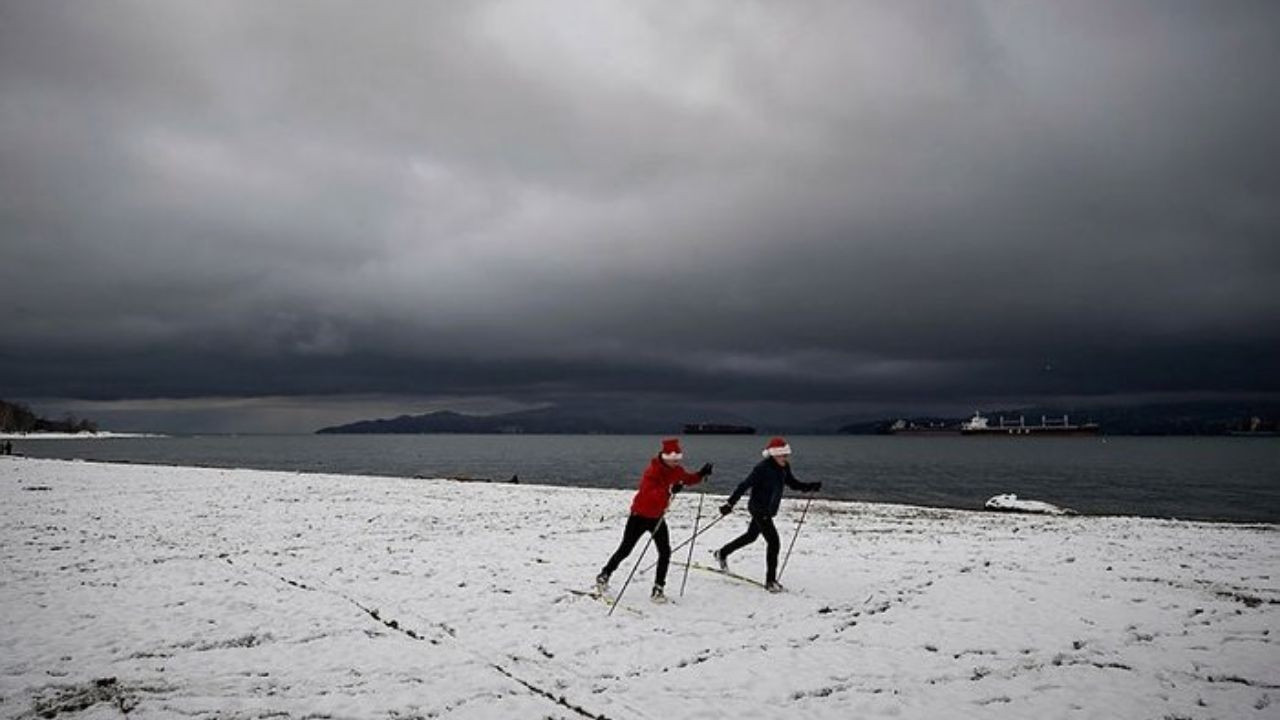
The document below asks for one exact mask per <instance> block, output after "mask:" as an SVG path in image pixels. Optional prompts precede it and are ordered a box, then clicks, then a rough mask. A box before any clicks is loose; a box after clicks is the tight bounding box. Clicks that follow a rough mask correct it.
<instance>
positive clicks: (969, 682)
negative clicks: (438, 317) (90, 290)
mask: <svg viewBox="0 0 1280 720" xmlns="http://www.w3.org/2000/svg"><path fill="white" fill-rule="evenodd" d="M637 468H639V463H638V464H637ZM733 480H734V479H730V478H716V479H714V480H713V483H712V486H711V492H713V493H717V494H716V495H715V498H716V499H717V500H718V499H719V497H721V496H722V495H723V494H724V493H726V492H727V491H728V490H730V489H731V488H732V481H733ZM630 495H631V493H629V492H626V491H617V490H584V489H574V488H556V487H545V486H527V485H490V484H483V483H457V482H449V481H424V480H411V479H399V478H369V477H349V476H335V475H302V474H294V473H277V472H262V471H235V470H215V469H195V468H176V467H158V466H131V465H106V464H94V463H81V462H63V461H46V460H31V459H21V458H0V503H2V505H0V506H2V507H3V508H4V509H3V511H0V540H2V542H3V579H2V580H0V603H2V606H3V608H4V618H3V625H2V626H0V715H3V716H4V717H40V716H41V715H45V716H51V717H52V716H67V717H117V716H119V715H120V713H121V711H127V712H128V714H129V715H130V716H131V717H142V718H170V717H182V716H188V717H294V718H302V717H333V718H366V717H367V718H410V717H475V718H492V717H512V718H523V717H531V718H541V717H548V716H549V717H565V718H578V717H607V718H659V717H662V718H668V717H680V718H717V717H735V718H737V717H759V718H767V717H784V716H786V717H806V718H812V717H819V718H847V717H867V716H870V717H878V716H887V717H906V718H940V717H974V718H979V717H981V718H988V717H997V718H1027V717H1081V718H1085V717H1087V718H1099V717H1115V718H1165V717H1180V718H1183V717H1185V718H1250V717H1257V718H1274V717H1277V714H1278V713H1280V710H1278V709H1277V708H1280V671H1277V668H1278V667H1280V651H1277V647H1276V645H1275V640H1274V635H1275V633H1274V632H1272V630H1273V629H1276V628H1280V623H1277V619H1278V618H1280V577H1277V575H1276V574H1275V573H1276V570H1275V569H1276V568H1277V567H1280V534H1278V533H1277V529H1278V528H1277V527H1276V526H1275V525H1249V526H1245V525H1219V524H1204V523H1190V522H1177V521H1164V520H1151V519H1136V518H1105V517H1045V516H1029V515H1005V514H996V513H975V512H959V511H947V510H934V509H922V508H914V507H906V506H890V505H868V504H858V503H844V502H825V501H815V502H814V503H813V506H812V507H811V508H810V510H809V514H808V519H807V520H806V524H805V526H804V530H803V531H802V533H801V535H800V538H799V540H798V542H797V543H796V546H795V550H794V553H793V555H792V557H791V559H790V563H789V565H788V566H787V569H786V573H785V575H784V576H783V578H782V580H783V583H784V584H786V585H787V586H788V588H789V589H790V591H789V592H787V593H784V594H782V595H771V594H768V593H765V592H763V591H762V590H760V589H759V588H757V587H755V586H754V585H750V584H747V583H744V582H741V581H737V580H734V579H732V578H727V577H725V576H722V575H719V574H716V573H712V572H707V571H704V570H702V569H694V570H692V571H691V572H690V574H689V577H688V586H687V588H686V590H685V594H684V596H683V597H680V596H679V583H680V579H681V573H682V568H681V567H679V566H675V567H673V568H672V573H671V577H670V579H669V581H668V594H669V595H671V596H672V597H673V598H674V600H675V602H674V603H672V604H669V605H665V606H655V605H651V604H650V603H649V602H648V601H647V599H646V597H645V596H646V594H647V589H648V578H647V577H646V578H640V579H638V580H637V581H636V582H634V583H633V585H632V587H631V588H629V589H628V591H627V595H626V596H625V597H624V598H623V600H622V604H621V607H622V608H624V609H623V610H620V611H618V612H615V613H614V615H613V616H612V617H609V616H607V615H606V613H607V611H608V608H607V607H606V606H605V605H604V604H603V603H601V602H599V601H598V600H595V599H592V598H590V597H587V596H584V595H582V594H580V591H583V590H586V589H587V588H588V587H589V583H590V581H591V578H592V577H593V576H594V575H595V572H596V571H597V570H598V569H599V567H600V565H601V564H602V563H603V562H604V560H605V558H606V557H607V556H608V554H609V553H610V552H611V551H612V550H613V548H614V546H615V545H616V543H617V540H618V537H619V535H620V534H621V529H622V524H623V521H624V519H625V516H626V511H627V506H628V503H629V500H630ZM801 503H803V499H802V498H801V499H797V498H795V497H794V496H793V497H792V498H791V499H789V500H788V501H786V503H785V504H784V508H783V511H782V513H781V514H780V515H779V517H778V526H779V530H780V532H781V533H782V535H783V542H784V547H785V544H786V543H787V542H789V541H790V536H791V532H792V531H793V529H794V527H795V521H796V518H797V517H798V513H799V507H800V504H801ZM696 504H697V496H696V495H695V494H692V493H689V494H683V495H681V496H679V497H678V498H677V499H676V500H675V502H674V503H673V506H672V510H671V513H670V515H669V523H670V525H671V528H672V534H673V537H674V538H675V539H676V540H677V541H679V540H681V539H683V538H684V537H687V535H688V534H689V531H690V530H691V528H692V525H693V514H694V508H695V506H696ZM716 504H718V503H716V502H713V500H712V497H711V496H708V498H707V504H706V505H705V506H704V516H705V515H711V516H714V515H713V513H714V510H713V508H714V506H715V505H716ZM706 520H707V517H704V522H705V521H706ZM745 523H746V515H745V513H743V512H741V511H739V512H737V513H735V514H734V515H733V516H730V517H729V518H728V519H726V520H724V521H723V522H720V523H719V524H717V525H716V526H715V527H713V528H711V529H710V530H709V531H708V532H707V534H706V535H705V536H703V537H702V538H700V539H699V542H698V547H697V549H696V551H695V554H694V559H695V562H699V563H706V562H707V561H708V555H707V551H708V550H709V549H710V548H712V547H714V546H716V545H718V544H721V543H723V542H724V541H726V540H728V539H729V538H731V537H733V536H734V535H736V534H738V533H739V532H741V530H742V529H743V527H744V526H745ZM763 552H764V548H763V543H757V544H755V545H753V546H751V547H749V548H747V549H745V550H743V551H741V552H740V553H738V554H737V555H735V556H734V558H733V560H734V568H735V570H737V571H740V572H742V573H744V574H748V575H751V576H753V577H759V576H760V575H762V573H763V564H764V563H763ZM650 553H651V554H652V551H650ZM684 557H685V556H684V553H683V551H677V552H676V559H677V560H680V561H683V559H684ZM632 559H634V556H633V558H632ZM644 564H645V565H648V562H647V561H646V562H645V563H644ZM630 566H631V561H628V562H627V563H625V564H624V566H623V569H624V570H630ZM619 575H622V573H619ZM622 579H623V578H622V577H616V578H615V581H614V587H615V589H616V588H618V587H620V586H621V584H622Z"/></svg>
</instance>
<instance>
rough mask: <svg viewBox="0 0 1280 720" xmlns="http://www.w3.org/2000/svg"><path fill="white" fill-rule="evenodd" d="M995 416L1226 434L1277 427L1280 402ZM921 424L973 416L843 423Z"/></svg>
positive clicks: (858, 428)
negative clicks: (1254, 421) (1067, 418)
mask: <svg viewBox="0 0 1280 720" xmlns="http://www.w3.org/2000/svg"><path fill="white" fill-rule="evenodd" d="M982 414H983V415H985V416H987V417H991V418H995V417H999V416H1001V415H1003V416H1004V417H1006V418H1008V417H1015V418H1016V417H1018V416H1019V415H1025V416H1026V417H1027V419H1028V420H1034V421H1037V422H1038V421H1039V419H1040V416H1041V415H1044V416H1047V417H1061V416H1062V415H1069V416H1071V420H1072V421H1073V422H1096V423H1098V424H1099V425H1100V426H1102V432H1103V434H1105V435H1225V434H1227V433H1229V432H1232V431H1236V430H1245V429H1248V428H1249V426H1250V424H1251V419H1252V418H1258V420H1259V423H1258V429H1263V430H1274V429H1275V428H1276V426H1277V421H1278V420H1280V402H1271V401H1258V402H1252V403H1250V402H1187V403H1163V404H1152V405H1136V406H1131V407H1075V408H1051V407H1029V408H1017V409H1005V410H992V411H990V412H986V411H984V412H983V413H982ZM898 419H903V420H907V421H908V422H914V423H916V424H917V425H929V424H937V423H943V424H959V423H960V422H962V421H964V420H967V419H968V418H938V417H903V418H885V419H880V420H871V421H862V422H855V423H849V424H846V425H843V426H841V427H840V428H839V431H838V432H840V433H843V434H849V435H873V434H878V433H884V432H887V431H888V428H889V426H890V425H892V424H893V422H894V421H895V420H898Z"/></svg>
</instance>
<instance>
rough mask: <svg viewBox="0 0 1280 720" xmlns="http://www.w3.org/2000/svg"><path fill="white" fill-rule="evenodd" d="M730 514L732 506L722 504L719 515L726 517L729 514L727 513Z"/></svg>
mask: <svg viewBox="0 0 1280 720" xmlns="http://www.w3.org/2000/svg"><path fill="white" fill-rule="evenodd" d="M731 512H733V506H732V505H730V504H729V503H725V504H723V505H721V506H720V514H721V515H728V514H729V513H731Z"/></svg>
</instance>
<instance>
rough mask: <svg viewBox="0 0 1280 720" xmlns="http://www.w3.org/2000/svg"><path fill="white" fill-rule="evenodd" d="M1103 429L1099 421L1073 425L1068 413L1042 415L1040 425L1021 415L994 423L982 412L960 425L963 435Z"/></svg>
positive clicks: (1093, 431)
mask: <svg viewBox="0 0 1280 720" xmlns="http://www.w3.org/2000/svg"><path fill="white" fill-rule="evenodd" d="M1101 431H1102V429H1101V428H1100V427H1099V426H1098V424H1097V423H1083V424H1080V425H1072V424H1071V419H1070V418H1069V417H1067V416H1066V415H1063V416H1062V417H1061V418H1047V417H1045V416H1043V415H1041V416H1040V424H1039V425H1028V424H1027V419H1026V418H1025V417H1024V416H1021V415H1020V416H1018V419H1017V420H1016V421H1015V420H1006V419H1005V418H1004V416H1001V417H1000V418H998V419H997V421H996V422H995V423H994V424H993V423H992V422H991V421H990V420H989V419H987V418H985V417H983V416H982V413H974V414H973V417H972V418H969V419H968V420H966V421H965V422H964V423H961V425H960V434H961V435H1013V436H1022V435H1097V434H1098V433H1100V432H1101Z"/></svg>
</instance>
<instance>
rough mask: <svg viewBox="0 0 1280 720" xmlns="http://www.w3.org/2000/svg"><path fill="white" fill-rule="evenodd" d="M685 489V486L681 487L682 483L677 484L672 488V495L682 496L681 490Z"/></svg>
mask: <svg viewBox="0 0 1280 720" xmlns="http://www.w3.org/2000/svg"><path fill="white" fill-rule="evenodd" d="M683 489H684V486H683V485H681V484H680V483H676V484H675V485H672V486H671V494H672V495H679V494H680V491H681V490H683Z"/></svg>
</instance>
